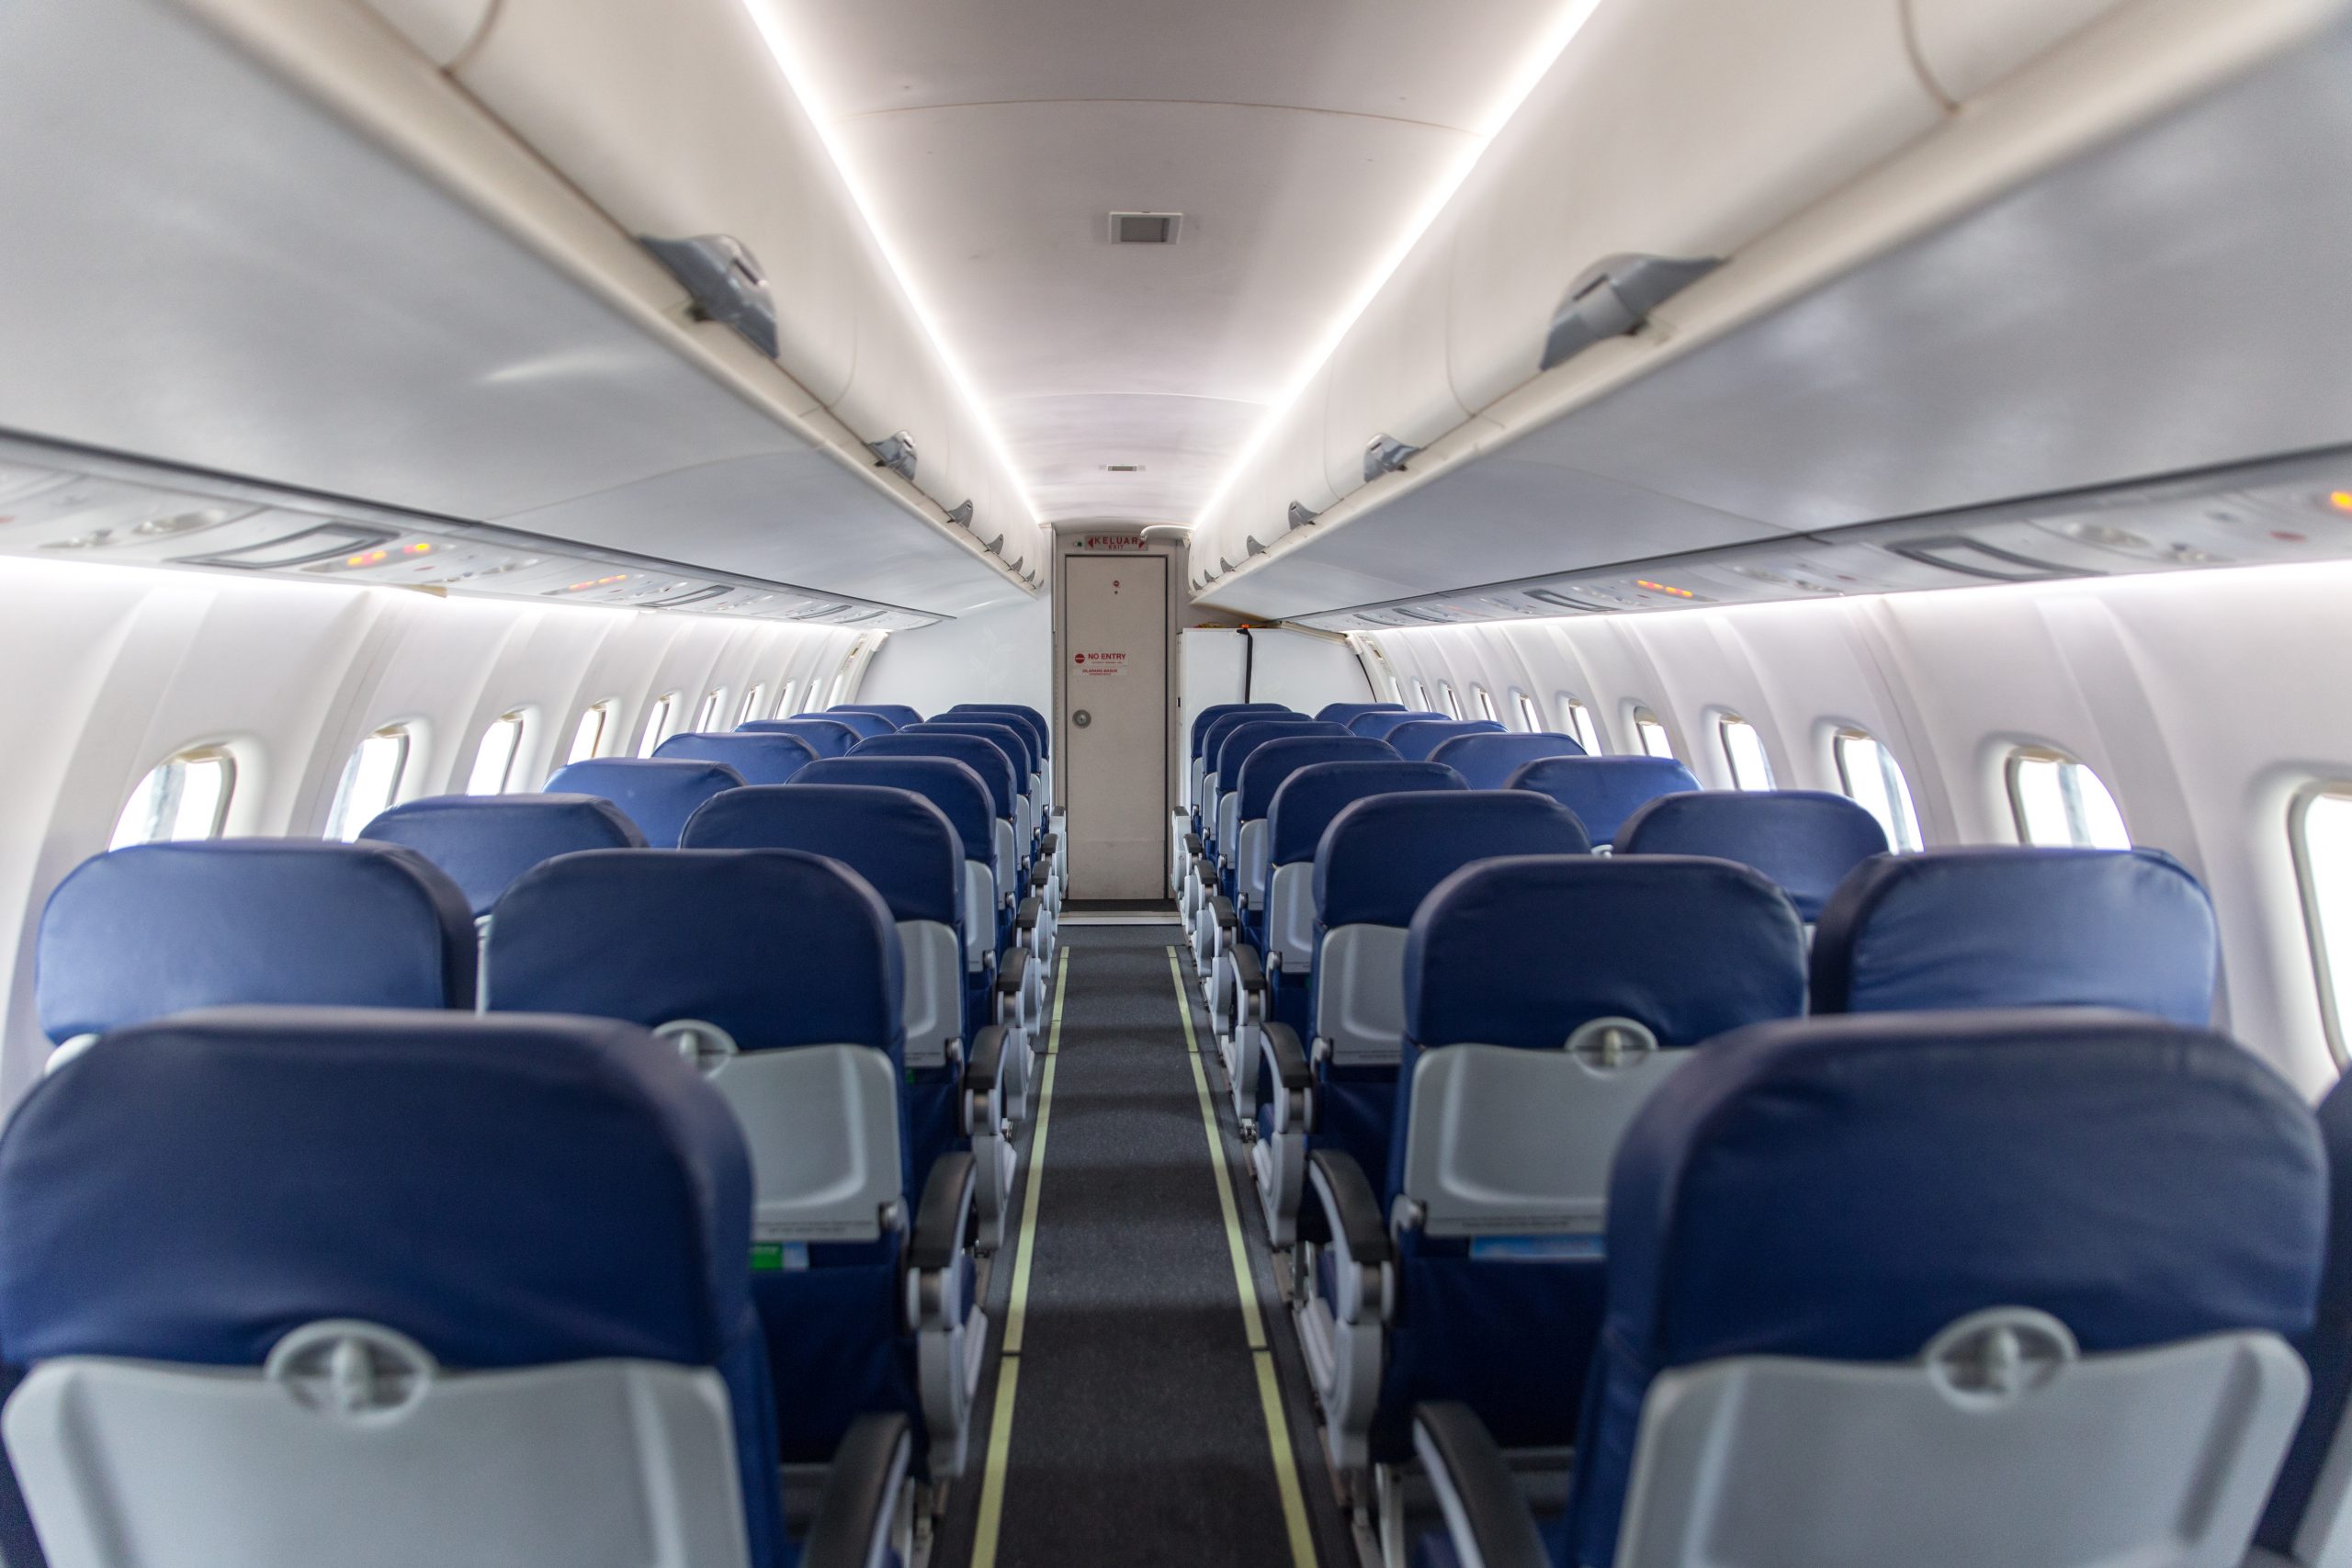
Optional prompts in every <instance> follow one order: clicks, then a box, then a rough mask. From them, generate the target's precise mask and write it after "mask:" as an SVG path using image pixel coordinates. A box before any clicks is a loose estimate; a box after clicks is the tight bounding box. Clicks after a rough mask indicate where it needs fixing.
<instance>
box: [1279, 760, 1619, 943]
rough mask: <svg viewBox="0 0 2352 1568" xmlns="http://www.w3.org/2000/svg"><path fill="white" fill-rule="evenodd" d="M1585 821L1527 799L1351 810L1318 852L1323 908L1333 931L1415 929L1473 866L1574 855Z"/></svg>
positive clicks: (1358, 805) (1482, 797)
mask: <svg viewBox="0 0 2352 1568" xmlns="http://www.w3.org/2000/svg"><path fill="white" fill-rule="evenodd" d="M1590 848H1591V846H1590V845H1589V843H1588V842H1587V841H1586V840H1585V836H1584V829H1583V828H1582V827H1581V826H1579V825H1578V824H1577V819H1576V818H1574V817H1573V816H1571V815H1569V814H1568V812H1567V811H1566V810H1564V809H1563V808H1562V807H1560V806H1559V805H1557V804H1556V803H1555V802H1553V801H1550V800H1546V799H1545V798H1544V796H1542V795H1528V794H1525V793H1522V792H1520V791H1514V790H1502V789H1490V790H1412V791H1408V792H1403V793H1397V794H1389V795H1371V796H1368V797H1366V798H1365V799H1363V800H1359V801H1356V802H1355V803H1354V804H1352V805H1351V806H1348V807H1344V808H1342V809H1341V810H1340V814H1339V815H1338V816H1337V817H1334V818H1332V819H1331V825H1330V827H1329V828H1327V829H1324V832H1323V840H1322V843H1321V844H1320V846H1319V847H1317V850H1316V852H1315V908H1316V910H1317V919H1319V920H1320V921H1321V922H1322V924H1323V925H1324V926H1325V927H1326V928H1327V929H1329V928H1331V927H1337V926H1354V925H1374V926H1398V927H1404V926H1409V925H1411V924H1412V922H1413V912H1414V911H1415V910H1416V909H1418V908H1420V905H1421V900H1422V899H1424V898H1426V897H1429V895H1430V889H1432V888H1434V887H1435V886H1437V885H1438V884H1439V883H1441V882H1443V881H1444V880H1445V879H1446V878H1447V877H1449V876H1451V875H1453V874H1454V873H1455V872H1457V871H1459V870H1461V869H1462V868H1463V867H1464V866H1465V865H1468V864H1469V863H1471V862H1473V861H1481V860H1492V859H1494V858H1495V857H1497V856H1498V855H1574V854H1583V853H1585V852H1587V851H1588V850H1589V849H1590Z"/></svg>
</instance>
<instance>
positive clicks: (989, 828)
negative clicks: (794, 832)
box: [793, 754, 996, 861]
mask: <svg viewBox="0 0 2352 1568" xmlns="http://www.w3.org/2000/svg"><path fill="white" fill-rule="evenodd" d="M793 782H794V783H795V784H863V785H866V786H869V787H878V788H882V789H903V790H906V791H908V792H910V794H914V795H921V796H922V797H923V798H924V799H925V800H927V801H929V802H931V804H932V805H933V806H935V807H938V808H939V811H940V813H941V815H943V816H944V817H945V818H947V823H948V826H949V827H951V828H953V829H955V831H956V840H957V842H958V843H960V844H961V845H962V852H963V856H964V858H965V859H966V860H979V861H984V860H987V859H989V857H990V856H992V855H994V854H995V853H996V808H995V806H994V804H993V802H992V801H991V800H990V799H989V786H988V784H987V782H986V781H985V780H983V779H982V778H981V777H980V775H979V774H978V773H975V772H973V771H972V769H971V767H970V766H969V765H968V764H967V763H964V762H959V761H956V760H955V759H954V758H952V757H891V756H882V755H878V754H877V755H874V756H864V757H830V758H827V759H826V760H825V761H821V762H816V763H812V764H810V765H809V767H807V768H804V769H803V770H801V773H800V776H799V777H798V778H797V779H795V780H794V781H793Z"/></svg>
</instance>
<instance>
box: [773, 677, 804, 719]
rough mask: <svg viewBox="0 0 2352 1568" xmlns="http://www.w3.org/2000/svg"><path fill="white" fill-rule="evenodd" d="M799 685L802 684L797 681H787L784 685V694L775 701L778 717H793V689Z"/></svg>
mask: <svg viewBox="0 0 2352 1568" xmlns="http://www.w3.org/2000/svg"><path fill="white" fill-rule="evenodd" d="M798 684H800V682H797V681H786V682H785V683H784V692H783V694H781V695H780V696H778V697H777V698H776V700H775V716H776V717H778V718H789V717H791V716H792V689H793V688H794V687H795V686H797V685H798Z"/></svg>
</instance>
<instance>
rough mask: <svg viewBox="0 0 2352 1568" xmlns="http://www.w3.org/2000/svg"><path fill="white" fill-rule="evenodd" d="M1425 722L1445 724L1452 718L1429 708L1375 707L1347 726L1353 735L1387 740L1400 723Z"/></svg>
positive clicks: (1357, 716)
mask: <svg viewBox="0 0 2352 1568" xmlns="http://www.w3.org/2000/svg"><path fill="white" fill-rule="evenodd" d="M1423 722H1432V723H1440V724H1443V723H1451V722H1452V720H1451V718H1450V717H1449V716H1447V715H1445V714H1442V713H1434V712H1432V711H1430V709H1428V708H1402V707H1394V708H1374V709H1373V710H1372V711H1371V712H1369V713H1360V714H1358V715H1356V716H1355V717H1353V718H1351V719H1349V720H1348V721H1347V726H1348V733H1349V734H1351V735H1369V736H1371V737H1372V738H1373V739H1374V740H1385V739H1388V737H1389V735H1390V734H1391V733H1392V732H1393V731H1395V730H1396V729H1397V727H1398V726H1400V725H1407V724H1418V723H1423Z"/></svg>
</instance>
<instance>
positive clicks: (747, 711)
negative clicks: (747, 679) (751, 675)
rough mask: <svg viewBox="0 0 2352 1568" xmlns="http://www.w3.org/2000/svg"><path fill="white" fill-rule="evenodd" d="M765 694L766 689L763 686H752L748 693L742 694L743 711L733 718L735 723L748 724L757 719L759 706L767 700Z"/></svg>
mask: <svg viewBox="0 0 2352 1568" xmlns="http://www.w3.org/2000/svg"><path fill="white" fill-rule="evenodd" d="M767 694H768V689H767V687H766V686H764V685H759V686H754V687H752V689H751V690H750V691H748V692H746V693H744V694H743V711H742V712H741V713H739V714H737V715H736V716H735V722H736V723H738V724H749V723H751V722H752V720H753V719H755V718H757V717H759V716H760V704H761V703H763V702H764V701H765V700H766V699H767Z"/></svg>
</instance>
